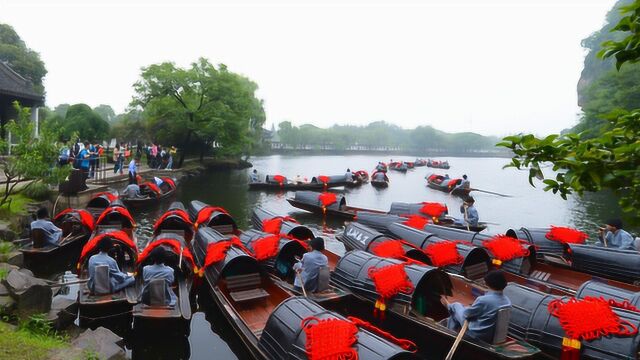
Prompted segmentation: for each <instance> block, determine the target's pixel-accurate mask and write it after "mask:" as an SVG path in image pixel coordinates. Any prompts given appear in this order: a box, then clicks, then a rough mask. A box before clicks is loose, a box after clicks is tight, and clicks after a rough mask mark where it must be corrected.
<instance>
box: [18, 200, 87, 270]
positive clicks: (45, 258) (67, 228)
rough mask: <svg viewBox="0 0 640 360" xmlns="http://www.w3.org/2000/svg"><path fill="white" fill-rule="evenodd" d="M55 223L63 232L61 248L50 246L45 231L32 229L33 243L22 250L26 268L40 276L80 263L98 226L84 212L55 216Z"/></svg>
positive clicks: (71, 212) (63, 213)
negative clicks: (79, 258)
mask: <svg viewBox="0 0 640 360" xmlns="http://www.w3.org/2000/svg"><path fill="white" fill-rule="evenodd" d="M52 222H53V223H54V225H56V226H57V227H59V228H60V229H62V235H61V237H60V242H59V243H58V245H57V246H53V245H48V244H46V243H45V234H44V232H43V230H41V229H34V230H31V237H30V240H31V241H29V242H28V243H26V244H23V247H22V248H20V251H21V252H22V254H23V257H24V260H23V261H24V267H26V268H27V269H30V270H31V271H33V272H34V273H36V274H47V273H49V274H50V273H52V272H55V270H56V269H69V268H72V267H73V265H74V264H76V263H77V262H78V257H79V256H80V251H81V250H82V247H83V246H84V244H85V243H86V242H87V240H89V237H90V236H91V233H92V231H93V228H94V226H95V225H94V222H95V220H94V219H93V216H92V215H91V214H90V213H89V212H88V211H86V210H82V209H65V210H62V211H61V212H59V213H58V214H57V215H56V216H54V217H53V219H52ZM20 241H21V242H22V240H20Z"/></svg>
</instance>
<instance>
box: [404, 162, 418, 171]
mask: <svg viewBox="0 0 640 360" xmlns="http://www.w3.org/2000/svg"><path fill="white" fill-rule="evenodd" d="M402 163H403V164H405V165H406V166H407V169H413V168H415V166H416V164H415V163H414V162H413V161H403V162H402Z"/></svg>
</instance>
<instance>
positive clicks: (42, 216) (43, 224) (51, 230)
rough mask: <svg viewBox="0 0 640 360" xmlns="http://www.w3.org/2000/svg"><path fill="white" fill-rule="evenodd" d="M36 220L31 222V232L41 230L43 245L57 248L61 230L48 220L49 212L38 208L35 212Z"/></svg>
mask: <svg viewBox="0 0 640 360" xmlns="http://www.w3.org/2000/svg"><path fill="white" fill-rule="evenodd" d="M36 217H37V218H38V219H37V220H35V221H33V222H31V230H35V229H38V230H42V232H43V233H44V245H45V246H47V245H53V246H58V245H59V244H60V238H61V237H62V229H60V228H59V227H57V226H55V225H54V224H53V223H52V222H51V220H49V210H47V208H44V207H42V208H40V209H38V211H37V212H36Z"/></svg>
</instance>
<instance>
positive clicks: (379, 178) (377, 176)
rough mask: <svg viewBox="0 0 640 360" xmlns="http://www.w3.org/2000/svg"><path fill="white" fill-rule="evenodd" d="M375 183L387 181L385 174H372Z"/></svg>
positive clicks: (380, 172) (379, 172)
mask: <svg viewBox="0 0 640 360" xmlns="http://www.w3.org/2000/svg"><path fill="white" fill-rule="evenodd" d="M372 180H375V181H387V180H388V178H387V174H385V173H383V172H382V171H378V172H375V173H373V179H372Z"/></svg>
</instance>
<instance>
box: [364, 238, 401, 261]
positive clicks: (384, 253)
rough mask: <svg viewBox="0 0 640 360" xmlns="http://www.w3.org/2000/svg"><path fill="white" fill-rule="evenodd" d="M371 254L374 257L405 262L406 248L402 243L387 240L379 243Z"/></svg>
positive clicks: (372, 249)
mask: <svg viewBox="0 0 640 360" xmlns="http://www.w3.org/2000/svg"><path fill="white" fill-rule="evenodd" d="M371 252H372V253H373V254H374V255H377V256H380V257H384V258H393V259H399V260H403V259H405V258H406V257H405V255H404V254H405V252H404V248H403V247H402V243H401V242H400V241H397V240H387V241H382V242H379V243H377V244H376V245H375V246H373V247H372V248H371Z"/></svg>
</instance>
